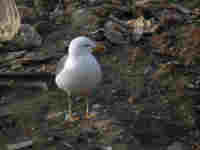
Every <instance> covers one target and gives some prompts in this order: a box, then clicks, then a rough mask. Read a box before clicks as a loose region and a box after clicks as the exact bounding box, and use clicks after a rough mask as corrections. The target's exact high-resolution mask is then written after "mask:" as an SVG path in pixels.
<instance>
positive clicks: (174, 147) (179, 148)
mask: <svg viewBox="0 0 200 150" xmlns="http://www.w3.org/2000/svg"><path fill="white" fill-rule="evenodd" d="M167 150H189V147H188V146H186V145H184V144H183V143H181V142H174V143H173V144H171V145H170V146H168V148H167Z"/></svg>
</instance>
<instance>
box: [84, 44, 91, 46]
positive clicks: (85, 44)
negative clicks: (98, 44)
mask: <svg viewBox="0 0 200 150" xmlns="http://www.w3.org/2000/svg"><path fill="white" fill-rule="evenodd" d="M83 46H84V47H91V45H90V44H84V45H83Z"/></svg>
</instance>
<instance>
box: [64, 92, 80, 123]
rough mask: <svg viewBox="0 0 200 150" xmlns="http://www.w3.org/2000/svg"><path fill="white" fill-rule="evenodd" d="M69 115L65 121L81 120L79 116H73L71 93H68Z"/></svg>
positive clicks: (66, 115)
mask: <svg viewBox="0 0 200 150" xmlns="http://www.w3.org/2000/svg"><path fill="white" fill-rule="evenodd" d="M68 96H69V97H68V99H67V100H68V114H67V113H65V121H66V120H68V121H76V120H80V117H78V116H73V115H72V95H71V93H70V92H68Z"/></svg>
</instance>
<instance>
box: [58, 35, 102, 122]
mask: <svg viewBox="0 0 200 150" xmlns="http://www.w3.org/2000/svg"><path fill="white" fill-rule="evenodd" d="M95 47H96V44H95V42H94V41H92V40H90V39H89V38H87V37H84V36H80V37H77V38H75V39H73V40H72V41H71V42H70V45H69V50H68V55H65V56H63V57H62V58H61V60H60V61H59V63H58V65H57V70H56V79H55V82H56V84H57V86H58V87H59V88H61V89H63V90H64V91H66V92H67V94H68V96H69V97H68V117H66V120H69V121H74V120H77V119H79V118H77V117H73V116H72V111H71V103H72V97H71V95H72V94H78V95H80V96H89V95H90V93H91V92H92V89H94V88H96V86H97V85H98V84H99V83H100V81H101V78H102V72H101V68H100V65H99V63H98V62H97V60H96V58H95V57H94V56H93V55H92V54H91V50H92V48H95ZM92 116H93V115H92V114H89V113H88V98H87V105H86V115H85V118H86V119H89V118H91V117H92Z"/></svg>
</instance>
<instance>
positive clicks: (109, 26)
mask: <svg viewBox="0 0 200 150" xmlns="http://www.w3.org/2000/svg"><path fill="white" fill-rule="evenodd" d="M104 28H105V37H106V38H107V39H108V40H109V41H110V42H111V43H113V44H127V40H126V39H125V37H124V35H123V33H122V32H120V31H119V28H120V27H119V25H118V24H116V23H114V22H112V21H108V22H106V23H105V25H104ZM116 29H118V30H116Z"/></svg>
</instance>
